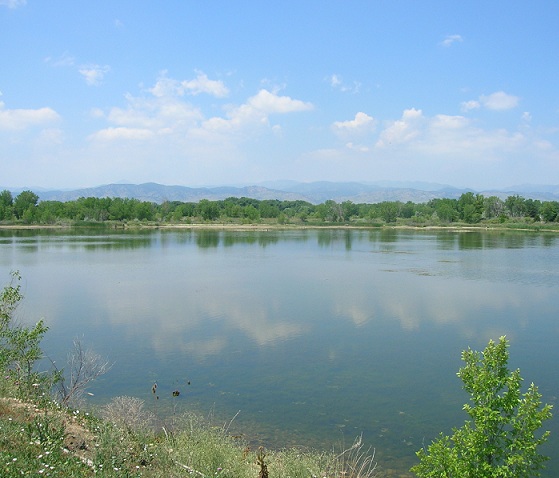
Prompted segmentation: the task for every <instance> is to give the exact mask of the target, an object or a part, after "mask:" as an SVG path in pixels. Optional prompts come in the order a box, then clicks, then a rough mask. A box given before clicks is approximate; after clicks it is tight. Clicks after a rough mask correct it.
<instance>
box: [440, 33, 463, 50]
mask: <svg viewBox="0 0 559 478" xmlns="http://www.w3.org/2000/svg"><path fill="white" fill-rule="evenodd" d="M463 41H464V38H462V35H447V36H446V38H445V39H444V40H443V41H442V42H441V43H440V45H441V46H444V47H445V48H448V47H450V46H452V45H453V44H454V43H462V42H463Z"/></svg>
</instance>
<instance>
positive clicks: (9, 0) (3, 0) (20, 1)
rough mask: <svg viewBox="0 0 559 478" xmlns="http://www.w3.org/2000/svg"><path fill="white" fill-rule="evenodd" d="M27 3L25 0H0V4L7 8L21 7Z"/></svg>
mask: <svg viewBox="0 0 559 478" xmlns="http://www.w3.org/2000/svg"><path fill="white" fill-rule="evenodd" d="M26 4H27V0H0V5H2V6H5V7H8V8H17V7H23V6H24V5H26Z"/></svg>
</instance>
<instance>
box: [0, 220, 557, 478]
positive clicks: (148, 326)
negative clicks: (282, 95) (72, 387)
mask: <svg viewBox="0 0 559 478" xmlns="http://www.w3.org/2000/svg"><path fill="white" fill-rule="evenodd" d="M0 232H1V233H2V235H1V236H0V266H1V267H2V271H0V272H2V274H3V276H4V277H5V278H7V277H8V275H7V273H8V271H9V270H11V269H20V270H21V273H22V275H23V277H24V279H25V282H26V291H25V292H26V296H27V299H26V301H25V304H24V305H25V310H26V311H33V312H38V313H39V314H40V315H41V316H44V317H45V318H46V320H47V324H48V325H49V326H50V327H51V330H50V331H49V334H48V336H47V339H46V345H47V346H48V347H49V350H50V352H51V353H52V354H53V355H56V354H57V353H58V354H59V355H60V356H61V358H63V355H64V354H65V352H64V351H65V350H67V348H68V346H69V345H70V344H71V340H72V338H73V337H74V336H76V335H82V334H83V335H84V336H85V337H86V338H87V339H88V340H89V341H90V343H91V345H93V347H94V348H95V349H98V350H99V351H100V352H104V353H106V354H107V355H109V356H111V359H113V360H115V361H116V365H115V367H114V368H113V370H112V371H111V377H109V378H107V379H106V381H105V382H103V390H95V393H96V396H98V397H102V396H103V394H104V393H106V394H109V395H110V394H114V393H128V394H134V393H133V392H134V391H137V393H138V394H140V395H141V393H143V392H142V390H144V389H147V388H146V387H149V386H151V384H150V381H152V380H153V379H157V380H158V381H160V383H161V384H162V385H161V386H162V387H163V386H164V384H165V383H170V384H172V383H174V381H176V380H179V379H180V380H182V379H183V377H184V376H188V377H192V380H193V382H192V383H193V386H192V389H191V390H190V391H189V394H188V395H186V394H185V397H183V394H182V393H181V397H180V399H181V400H183V399H184V400H188V401H189V402H188V403H189V404H194V403H196V404H197V405H198V406H200V407H203V406H205V405H206V406H210V405H209V404H215V406H216V407H217V408H220V409H222V410H225V412H226V413H227V412H229V411H231V410H232V413H233V414H234V413H236V411H237V410H239V409H242V410H243V413H244V414H245V415H246V421H245V422H244V423H247V422H251V421H254V423H255V428H256V429H257V430H260V431H261V432H262V433H263V436H264V437H265V439H266V440H269V441H270V442H273V441H274V440H280V442H281V440H283V442H282V444H287V441H286V440H287V439H288V437H291V439H295V440H297V439H299V442H298V443H299V444H300V443H313V440H315V441H316V442H317V443H321V444H324V445H325V446H330V445H331V444H332V441H333V438H332V437H334V436H337V435H336V433H339V430H345V431H346V432H347V433H350V434H353V433H355V434H357V433H360V432H364V433H365V436H366V437H367V439H368V440H369V441H370V443H371V444H372V445H373V446H375V447H377V450H379V457H381V456H382V459H383V460H385V463H386V462H387V461H388V460H391V459H393V460H394V463H400V464H402V463H403V464H405V466H404V467H403V468H406V467H407V466H408V464H411V463H412V462H413V460H414V453H413V452H414V451H415V449H417V448H419V447H420V446H421V443H422V440H423V439H424V438H425V437H428V438H427V439H429V438H430V437H434V436H435V435H436V434H437V433H438V431H441V430H446V429H448V428H449V427H450V426H452V425H459V424H460V423H461V421H463V419H464V417H462V415H461V412H460V410H461V406H462V404H463V403H464V397H463V396H462V395H461V392H460V384H459V383H458V381H457V380H456V371H457V369H458V367H459V366H460V359H459V356H460V351H461V350H462V349H463V348H465V347H468V346H471V347H474V348H482V347H484V345H485V344H486V343H487V340H489V338H497V337H499V336H500V335H503V334H506V335H507V336H508V337H509V339H510V340H511V342H512V347H513V348H512V350H513V351H514V356H515V359H514V364H513V365H514V366H517V364H518V366H520V367H521V369H522V371H523V375H525V376H526V377H528V380H530V381H531V380H534V381H535V382H536V383H537V384H538V385H540V388H541V391H542V392H543V393H544V397H545V399H546V400H548V401H551V398H552V397H554V396H556V395H558V394H559V393H558V392H557V391H558V390H559V381H558V380H559V379H558V377H557V376H556V374H555V373H554V371H553V367H552V365H551V364H554V363H557V361H558V360H559V352H558V351H557V348H556V347H555V343H556V341H557V338H558V335H559V330H558V329H557V327H556V316H557V312H558V307H557V303H556V291H557V286H558V285H559V271H556V270H555V264H557V263H559V247H558V243H557V238H556V236H550V235H546V234H541V235H539V234H518V233H500V232H499V233H497V232H488V233H484V232H460V233H456V232H451V231H443V232H435V231H420V232H416V231H400V230H367V231H365V230H356V231H348V230H326V229H325V230H318V231H309V230H306V231H285V232H281V231H269V232H266V231H258V232H237V233H236V232H231V231H193V230H181V231H148V232H143V231H141V232H126V233H124V232H119V233H107V232H104V233H102V234H99V233H98V234H93V235H89V236H88V235H84V234H81V235H77V234H71V235H64V234H50V233H49V234H42V233H37V232H35V236H33V235H25V236H21V235H17V234H16V235H12V236H10V235H9V234H7V233H6V231H0ZM31 249H32V250H33V252H32V253H31V252H30V251H31ZM26 315H27V314H26ZM31 316H32V317H33V318H36V313H35V314H31ZM106 390H109V391H108V392H107V391H106ZM170 390H172V388H170ZM147 393H148V394H149V391H148V392H147ZM552 428H553V430H554V435H553V436H559V433H557V432H558V431H559V430H558V427H557V424H556V422H554V424H553V427H552ZM293 437H295V438H293ZM348 437H349V439H351V438H352V436H351V435H348ZM558 443H559V441H555V442H553V444H554V446H557V444H558ZM402 444H403V445H402ZM379 459H380V458H379ZM555 470H556V469H555ZM548 476H554V475H553V474H551V475H548Z"/></svg>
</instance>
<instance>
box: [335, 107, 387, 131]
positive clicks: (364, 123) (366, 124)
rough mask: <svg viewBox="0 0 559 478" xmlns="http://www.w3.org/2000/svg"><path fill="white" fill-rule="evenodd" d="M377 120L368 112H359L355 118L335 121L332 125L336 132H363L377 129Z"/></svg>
mask: <svg viewBox="0 0 559 478" xmlns="http://www.w3.org/2000/svg"><path fill="white" fill-rule="evenodd" d="M376 123H377V122H376V120H375V119H374V118H373V117H372V116H369V115H368V114H366V113H363V112H361V111H360V112H358V113H357V114H356V115H355V118H354V119H352V120H348V121H335V122H334V123H333V125H332V128H333V129H334V132H336V133H341V134H345V133H349V134H351V133H362V132H370V131H373V130H374V129H375V126H376Z"/></svg>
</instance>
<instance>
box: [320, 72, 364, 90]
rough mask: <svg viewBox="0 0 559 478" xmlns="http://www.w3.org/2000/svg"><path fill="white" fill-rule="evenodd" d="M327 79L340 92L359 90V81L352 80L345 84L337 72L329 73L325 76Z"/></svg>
mask: <svg viewBox="0 0 559 478" xmlns="http://www.w3.org/2000/svg"><path fill="white" fill-rule="evenodd" d="M327 81H328V83H330V86H331V87H332V88H334V89H336V90H339V91H341V92H342V93H359V90H360V89H361V83H360V82H358V81H353V82H352V83H351V84H347V83H346V82H344V80H343V79H342V77H341V76H340V75H338V74H333V75H330V76H329V77H328V78H327Z"/></svg>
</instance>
